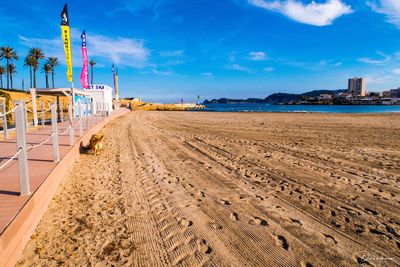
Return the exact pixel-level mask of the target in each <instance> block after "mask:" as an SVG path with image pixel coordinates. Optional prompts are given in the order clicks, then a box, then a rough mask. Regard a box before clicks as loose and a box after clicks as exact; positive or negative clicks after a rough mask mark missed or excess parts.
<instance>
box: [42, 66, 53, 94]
mask: <svg viewBox="0 0 400 267" xmlns="http://www.w3.org/2000/svg"><path fill="white" fill-rule="evenodd" d="M50 71H51V66H50V64H49V63H44V64H43V72H44V75H45V76H46V88H49V73H50Z"/></svg>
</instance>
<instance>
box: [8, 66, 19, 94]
mask: <svg viewBox="0 0 400 267" xmlns="http://www.w3.org/2000/svg"><path fill="white" fill-rule="evenodd" d="M8 74H9V75H10V84H11V89H14V88H13V79H12V78H13V76H15V74H17V67H16V66H15V65H14V64H13V63H10V64H9V65H8Z"/></svg>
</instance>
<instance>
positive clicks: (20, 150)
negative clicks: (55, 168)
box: [0, 101, 109, 195]
mask: <svg viewBox="0 0 400 267" xmlns="http://www.w3.org/2000/svg"><path fill="white" fill-rule="evenodd" d="M0 107H1V109H0V110H1V113H0V118H2V119H3V134H4V138H5V139H7V138H8V128H7V127H8V125H7V117H6V116H7V115H8V114H11V113H14V114H15V132H16V143H17V148H16V153H15V154H14V155H13V156H11V157H10V158H9V159H8V160H7V161H6V162H5V163H4V164H2V165H0V171H1V170H3V169H4V168H5V167H7V165H9V164H10V163H11V162H12V161H13V160H15V159H18V168H19V180H20V192H21V195H30V194H31V192H30V179H29V170H28V154H27V153H28V152H29V151H32V150H33V149H36V148H38V147H40V146H42V145H44V144H46V143H48V142H49V141H50V140H52V145H53V161H54V162H58V161H59V160H60V154H59V142H58V139H59V136H60V135H65V134H67V133H68V132H69V144H70V146H73V145H75V136H74V135H75V129H79V136H80V137H82V136H83V131H84V129H86V130H88V129H89V128H90V127H91V126H94V125H96V124H97V123H98V122H100V121H102V120H103V119H104V117H105V116H108V115H109V112H108V111H107V110H106V105H105V103H93V102H92V103H91V105H90V104H85V105H83V104H82V103H81V102H80V101H79V102H78V103H76V104H75V106H74V107H73V106H72V104H69V105H68V121H69V123H68V126H67V128H66V129H65V130H64V131H63V132H61V133H59V132H58V123H57V114H58V112H57V105H56V104H55V103H51V105H50V108H49V109H48V110H45V109H44V103H43V102H42V103H41V111H40V112H39V113H40V114H41V124H42V127H45V113H47V112H49V111H50V113H51V134H50V135H49V136H48V137H47V138H46V139H45V140H44V141H42V142H40V143H39V144H36V145H30V146H27V140H26V133H27V130H28V119H27V117H28V114H27V112H31V113H33V117H34V118H36V121H35V119H34V122H33V123H34V125H37V111H36V107H34V108H33V109H32V110H30V109H28V108H27V107H26V103H25V102H24V101H14V108H13V109H11V110H9V111H7V112H6V107H5V103H3V104H2V105H1V106H0ZM58 108H59V111H61V116H60V121H61V122H62V121H63V120H64V116H63V113H62V112H63V111H62V105H61V106H59V107H58ZM74 110H75V111H76V110H77V111H78V114H77V116H74ZM75 118H76V119H77V124H76V125H74V119H75Z"/></svg>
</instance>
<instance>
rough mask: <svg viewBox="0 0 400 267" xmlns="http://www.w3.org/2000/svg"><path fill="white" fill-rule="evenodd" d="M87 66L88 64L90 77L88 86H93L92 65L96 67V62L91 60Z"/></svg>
mask: <svg viewBox="0 0 400 267" xmlns="http://www.w3.org/2000/svg"><path fill="white" fill-rule="evenodd" d="M89 64H90V71H91V72H90V75H91V79H90V82H91V83H90V84H93V68H94V65H96V61H94V59H91V60H90V61H89Z"/></svg>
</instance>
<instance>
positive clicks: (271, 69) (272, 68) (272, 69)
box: [264, 67, 275, 72]
mask: <svg viewBox="0 0 400 267" xmlns="http://www.w3.org/2000/svg"><path fill="white" fill-rule="evenodd" d="M264 70H265V71H266V72H272V71H274V70H275V68H274V67H266V68H264Z"/></svg>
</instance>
